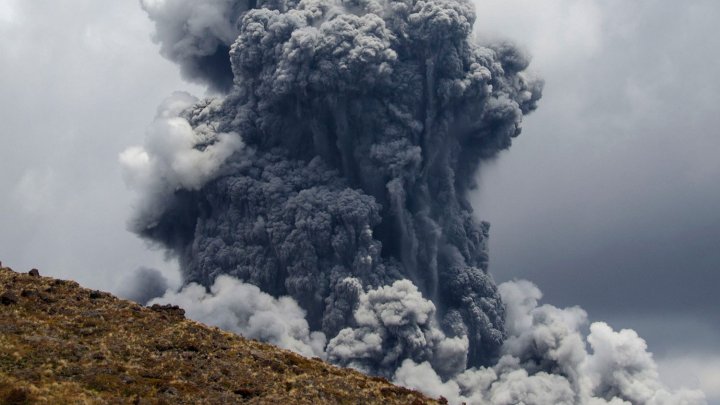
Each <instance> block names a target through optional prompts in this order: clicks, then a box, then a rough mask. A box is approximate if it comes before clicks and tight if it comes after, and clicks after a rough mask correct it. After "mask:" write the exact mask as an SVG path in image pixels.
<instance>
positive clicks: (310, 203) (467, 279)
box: [121, 0, 542, 372]
mask: <svg viewBox="0 0 720 405" xmlns="http://www.w3.org/2000/svg"><path fill="white" fill-rule="evenodd" d="M142 4H143V6H144V7H145V9H146V10H147V11H148V14H149V15H150V17H151V18H153V19H154V20H155V22H156V25H157V38H158V39H159V40H160V42H161V44H162V45H161V53H163V54H165V55H166V56H169V57H170V58H172V59H175V60H178V61H179V62H180V64H181V66H184V67H186V66H190V65H188V64H187V63H190V64H191V65H192V66H194V67H198V66H199V65H197V64H194V63H195V62H192V61H191V62H188V60H189V59H187V58H185V56H187V55H192V56H193V57H194V56H195V55H205V54H206V53H207V52H211V49H216V48H217V47H215V48H213V47H214V46H216V45H217V44H224V46H228V45H229V43H230V39H229V38H230V37H231V36H232V35H235V36H236V38H234V39H233V41H232V44H231V45H229V46H230V52H229V55H230V56H229V62H230V64H231V67H232V73H233V80H234V83H235V84H234V86H233V87H232V89H231V90H230V91H229V93H228V94H227V95H226V96H225V97H223V98H221V99H210V100H203V101H198V102H196V103H195V104H193V105H189V104H190V102H192V100H191V99H190V98H189V96H185V95H177V94H176V95H175V96H173V97H171V98H170V99H169V100H168V101H167V102H166V103H165V104H164V105H163V106H161V108H160V109H159V112H158V118H157V120H156V122H155V123H154V124H153V126H152V127H151V129H150V130H149V133H148V141H147V143H146V145H145V147H138V148H131V149H129V150H127V151H126V152H124V153H123V155H122V156H121V161H122V162H123V164H124V166H125V168H126V169H127V170H126V178H127V179H128V182H129V183H130V184H134V185H136V186H137V188H139V189H140V191H141V194H142V199H141V201H140V204H139V206H138V210H137V215H136V216H135V218H134V220H133V225H132V227H133V230H134V231H135V232H137V233H138V234H140V235H142V236H143V237H146V238H148V239H150V240H153V241H156V242H159V243H160V244H162V245H163V246H165V247H166V248H167V249H169V250H170V251H171V252H173V253H174V254H176V255H177V256H178V257H179V259H180V263H181V267H182V270H183V273H184V276H185V279H186V281H187V282H196V283H199V284H201V285H205V286H210V285H212V284H213V282H214V280H215V279H216V278H217V277H218V276H219V275H221V274H227V275H231V276H233V277H236V278H238V279H241V280H243V281H245V282H248V283H251V284H254V285H257V286H258V287H260V289H261V290H262V291H265V292H267V293H269V294H271V295H273V296H275V297H279V296H283V295H289V296H291V297H293V298H294V299H295V300H296V301H297V302H298V303H299V304H300V306H301V307H302V308H303V309H304V310H305V311H307V314H308V322H309V324H310V327H311V328H312V329H313V330H320V331H322V332H324V333H325V334H326V335H327V336H329V337H333V336H335V335H336V334H337V333H339V332H340V331H341V330H342V329H344V328H347V327H351V328H352V327H355V326H357V325H355V324H354V321H353V318H352V316H347V313H348V310H352V304H351V303H349V300H348V297H347V296H344V295H343V294H344V292H345V290H344V288H345V286H343V285H341V284H342V283H343V282H344V280H345V279H347V278H353V279H355V280H357V282H358V283H360V285H362V286H363V288H364V289H366V290H370V289H378V288H381V287H383V286H386V285H391V284H392V283H393V282H395V281H398V280H404V279H407V280H410V282H412V284H414V285H415V286H417V288H418V291H419V292H420V293H421V294H422V295H423V296H424V297H426V299H429V300H431V301H432V302H433V305H434V306H435V311H433V318H434V319H433V322H436V323H437V326H436V327H437V328H438V330H440V331H442V333H443V334H446V335H447V336H449V337H451V338H459V339H460V338H464V339H467V341H468V359H467V361H468V364H471V365H479V364H485V363H487V362H489V361H491V360H492V359H494V358H495V357H496V355H497V352H498V349H499V348H500V345H501V344H502V341H503V337H504V328H503V306H502V303H501V301H500V297H499V295H498V293H497V290H496V287H495V284H494V282H493V281H492V278H491V277H490V276H489V275H488V273H487V270H488V269H487V264H488V256H487V238H488V227H489V226H488V224H487V223H483V222H478V221H477V220H476V219H475V218H474V217H473V212H472V208H471V206H470V204H469V202H468V201H467V199H466V194H467V191H468V190H469V189H471V188H472V187H474V178H475V174H476V171H477V167H478V165H479V163H480V161H481V160H482V159H486V158H491V157H493V156H495V155H496V154H497V153H498V152H499V151H501V150H503V149H505V148H507V147H509V146H510V143H511V139H512V138H513V137H515V136H517V135H518V134H519V133H520V123H521V120H522V116H523V114H526V113H529V112H530V111H532V110H533V109H535V107H536V103H537V101H538V99H539V98H540V94H541V88H542V82H541V81H539V80H535V79H533V78H531V77H530V76H528V75H527V74H526V73H524V70H525V68H526V67H527V65H528V60H527V58H526V57H525V56H523V55H522V54H521V53H520V52H518V51H517V50H516V49H515V48H514V47H512V46H510V45H508V44H499V45H493V46H480V45H477V44H475V43H474V42H473V41H471V40H470V34H471V30H472V25H473V22H474V18H475V15H474V9H473V7H472V5H471V4H470V3H468V2H465V1H455V0H449V1H434V2H424V1H417V2H397V1H388V2H385V1H380V2H375V1H373V2H344V3H343V2H335V1H325V0H304V1H300V2H292V1H287V2H283V1H280V2H267V3H261V4H256V5H255V6H256V8H253V9H250V10H247V7H248V4H247V3H243V2H232V1H220V2H212V3H211V2H198V3H191V2H185V1H170V0H167V1H157V2H154V1H149V0H148V1H144V2H143V3H142ZM220 17H222V18H220ZM180 27H184V28H180ZM231 28H232V29H231ZM218 46H220V45H218ZM193 60H195V59H193ZM226 62H227V61H225V62H223V63H226ZM214 70H215V68H213V69H207V70H204V71H203V72H204V74H207V75H206V78H208V77H211V76H212V74H213V71H214ZM180 106H184V107H185V108H184V109H181V108H179V107H180ZM398 361H400V359H398ZM388 367H389V366H388ZM386 371H387V372H390V371H391V368H387V370H386Z"/></svg>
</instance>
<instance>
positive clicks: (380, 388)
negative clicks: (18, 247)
mask: <svg viewBox="0 0 720 405" xmlns="http://www.w3.org/2000/svg"><path fill="white" fill-rule="evenodd" d="M0 403H2V404H33V403H48V404H66V403H112V404H115V403H136V404H138V403H142V404H183V403H193V404H194V403H209V404H232V403H258V404H261V403H288V404H289V403H292V404H324V403H336V404H372V403H382V404H425V403H436V401H434V400H431V399H429V398H427V397H424V396H423V395H422V394H420V393H418V392H416V391H411V390H408V389H405V388H400V387H397V386H394V385H392V384H390V383H389V382H387V381H386V380H384V379H380V378H371V377H368V376H365V375H363V374H361V373H359V372H357V371H354V370H350V369H342V368H338V367H334V366H331V365H329V364H327V363H325V362H323V361H321V360H320V359H308V358H305V357H302V356H299V355H297V354H295V353H292V352H289V351H286V350H282V349H279V348H277V347H274V346H271V345H268V344H264V343H260V342H257V341H254V340H249V339H245V338H243V337H240V336H237V335H234V334H231V333H228V332H224V331H222V330H219V329H217V328H211V327H208V326H205V325H202V324H200V323H197V322H193V321H190V320H187V319H185V317H184V312H183V311H182V310H181V309H179V308H177V307H170V306H153V307H151V308H147V307H143V306H141V305H138V304H136V303H133V302H130V301H125V300H121V299H118V298H116V297H113V296H112V295H110V294H108V293H104V292H100V291H91V290H88V289H84V288H81V287H80V286H79V285H78V284H77V283H75V282H73V281H64V280H55V279H52V278H48V277H41V276H39V274H37V272H33V274H20V273H15V272H13V271H12V270H10V269H8V268H0Z"/></svg>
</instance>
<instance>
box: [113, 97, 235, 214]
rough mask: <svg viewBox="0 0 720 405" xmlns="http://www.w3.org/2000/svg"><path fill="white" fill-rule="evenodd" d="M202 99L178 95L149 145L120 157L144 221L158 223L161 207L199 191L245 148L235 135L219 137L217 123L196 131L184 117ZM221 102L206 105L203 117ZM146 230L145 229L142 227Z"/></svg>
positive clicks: (161, 110) (167, 104) (166, 104)
mask: <svg viewBox="0 0 720 405" xmlns="http://www.w3.org/2000/svg"><path fill="white" fill-rule="evenodd" d="M198 101H199V100H198V99H197V98H195V97H193V96H191V95H190V94H187V93H184V92H176V93H173V95H171V96H170V97H168V98H167V99H165V101H163V103H162V104H161V105H160V107H158V112H157V115H156V117H155V121H154V122H153V123H152V125H151V126H150V128H149V129H148V131H147V136H146V139H145V145H144V146H134V147H130V148H128V149H126V150H125V151H124V152H122V153H121V154H120V164H121V165H122V168H123V177H124V179H125V182H126V184H128V186H130V187H131V188H134V189H136V190H138V191H139V194H140V195H141V196H142V197H141V198H142V199H141V201H140V203H139V207H138V212H139V214H138V215H139V217H141V218H142V221H143V222H144V223H153V222H155V221H157V217H158V216H159V215H161V214H162V212H163V210H164V208H163V207H162V206H161V205H162V203H163V201H166V200H167V199H168V198H169V196H172V195H173V193H174V192H175V191H176V190H178V189H187V190H197V189H199V188H200V187H202V186H203V185H205V183H206V182H208V181H209V180H211V179H213V178H214V177H215V176H217V175H218V171H219V169H220V167H221V166H222V164H223V163H224V162H225V161H226V160H227V159H228V158H229V157H230V156H231V155H232V154H233V153H236V152H237V151H239V150H240V149H242V148H243V142H242V139H241V138H240V137H239V136H238V135H237V134H234V133H223V132H221V133H218V132H216V131H215V128H214V126H213V123H212V122H208V123H203V124H201V125H199V126H195V127H193V126H192V125H191V124H190V122H189V121H188V119H187V118H185V117H184V116H183V112H184V111H186V110H187V109H188V108H190V107H196V108H200V107H199V106H198V104H197V103H198ZM217 107H218V105H217V103H213V102H210V101H208V102H206V103H205V104H202V108H203V110H204V111H203V112H200V114H201V115H202V114H203V113H204V112H205V111H212V110H213V108H217ZM140 226H142V225H140Z"/></svg>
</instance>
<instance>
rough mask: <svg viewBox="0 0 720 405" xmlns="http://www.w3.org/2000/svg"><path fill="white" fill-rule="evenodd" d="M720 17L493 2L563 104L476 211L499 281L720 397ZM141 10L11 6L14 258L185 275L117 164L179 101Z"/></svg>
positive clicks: (548, 96)
mask: <svg viewBox="0 0 720 405" xmlns="http://www.w3.org/2000/svg"><path fill="white" fill-rule="evenodd" d="M717 21H720V3H718V2H716V1H713V0H706V1H702V0H698V1H688V2H676V1H649V0H648V1H633V2H628V1H621V0H614V1H605V0H603V1H600V0H557V1H552V2H550V1H544V2H540V1H537V0H493V1H484V2H483V3H482V5H481V6H480V8H479V10H478V24H477V29H478V31H480V32H481V33H483V34H485V35H490V36H500V35H501V36H503V37H505V38H510V39H513V40H515V41H516V42H518V43H519V44H521V45H522V46H524V47H525V48H526V49H527V50H528V51H529V52H530V53H531V54H532V55H533V56H534V62H533V65H532V67H533V68H534V69H535V70H536V71H537V72H538V74H540V75H541V76H542V77H544V78H545V79H546V87H545V92H544V98H543V100H542V101H541V103H540V108H539V109H538V111H537V112H536V113H534V114H533V115H532V116H530V117H529V118H527V119H526V121H525V123H524V127H525V131H524V133H523V134H522V135H521V136H520V137H519V138H518V139H517V140H516V142H515V144H514V146H513V148H512V149H511V150H510V151H509V152H507V153H504V154H503V155H501V157H500V158H499V159H498V160H497V161H496V162H491V163H488V164H486V165H485V166H484V167H483V168H482V175H481V181H480V184H481V188H480V189H479V191H478V192H477V193H476V194H475V195H474V196H473V201H474V203H475V206H476V207H477V212H478V214H479V216H480V217H481V218H483V219H487V220H489V221H491V222H492V224H493V226H492V230H491V271H492V273H493V274H494V276H495V278H496V279H497V280H498V281H504V280H508V279H512V278H527V279H529V280H531V281H533V282H535V283H537V284H538V285H539V286H540V288H541V289H542V290H543V291H544V292H545V297H546V301H547V302H550V303H553V304H556V305H561V306H567V305H580V306H581V307H583V308H585V309H586V310H587V311H588V312H589V314H590V317H591V319H593V320H606V321H608V322H609V323H610V324H611V325H612V326H614V327H631V328H634V329H636V330H638V331H639V333H640V335H641V336H643V337H645V338H646V339H647V341H648V343H649V345H650V349H651V351H654V352H655V353H656V354H657V355H658V357H659V360H660V364H661V365H665V367H663V372H667V375H668V380H669V381H668V382H670V383H677V382H683V383H686V384H690V385H691V386H695V387H697V386H701V387H702V388H704V389H705V390H706V391H708V394H709V396H710V397H711V398H715V399H717V398H720V389H718V388H714V389H715V390H716V391H712V389H713V388H712V384H711V383H710V382H708V381H713V380H712V379H714V381H717V380H720V343H718V342H720V295H718V294H717V293H715V289H716V285H718V283H719V282H720V271H719V270H720V210H719V209H718V207H720V187H719V186H718V179H720V159H718V158H717V157H716V156H715V155H717V153H718V152H719V151H720V137H719V136H718V129H717V128H718V127H720V114H719V113H718V112H719V111H718V106H720V77H718V72H720V52H719V51H718V50H720V33H719V32H718V31H719V29H718V28H717ZM151 31H152V26H151V23H150V22H149V21H148V20H147V19H146V17H145V16H144V15H143V13H142V11H141V10H140V7H139V5H138V4H137V3H136V2H135V1H123V2H120V1H114V2H98V1H96V0H66V1H63V2H57V1H50V0H33V1H27V0H0V55H2V57H1V58H0V89H2V93H1V94H2V96H1V97H0V190H3V197H2V198H0V260H2V261H3V263H4V264H6V265H10V266H11V267H13V268H15V269H16V270H27V269H29V268H31V267H38V268H39V269H40V270H41V272H42V273H43V274H47V275H53V276H57V277H65V278H73V279H75V280H78V281H79V282H81V283H83V284H84V285H87V286H90V287H94V288H103V289H107V290H113V291H117V289H118V285H119V283H121V281H122V279H123V277H124V276H125V275H126V274H128V273H129V272H131V271H133V270H134V269H135V268H137V267H139V266H151V267H156V268H160V269H161V270H163V272H164V273H165V274H166V275H167V276H169V277H171V278H172V277H176V274H175V273H174V271H173V267H174V266H173V264H172V263H165V262H164V261H163V257H162V254H160V253H158V252H153V251H149V250H148V249H147V248H146V246H145V245H144V243H143V242H141V241H139V240H138V239H137V238H136V237H135V236H134V235H132V234H130V233H128V232H127V231H126V230H125V221H126V218H127V216H128V214H129V212H130V206H131V204H132V200H133V196H132V195H131V193H130V192H128V191H127V190H126V189H125V186H124V185H123V183H122V179H121V176H120V170H119V165H118V163H117V155H118V153H119V152H121V151H122V150H123V149H124V148H126V147H127V146H131V145H135V144H140V143H142V140H143V133H144V130H145V128H146V127H147V125H148V124H149V123H150V122H151V120H152V118H153V116H154V114H155V109H156V107H157V105H159V104H160V102H161V101H162V100H163V99H164V98H165V97H166V96H168V95H169V94H170V93H171V92H172V91H174V90H189V91H190V92H192V93H194V94H196V95H202V90H201V89H200V88H199V87H194V86H191V85H188V84H186V83H183V82H182V81H181V80H180V78H179V75H178V71H177V68H176V67H175V66H174V65H172V64H171V63H170V62H167V61H165V60H164V59H162V58H161V57H159V56H158V54H157V46H156V45H155V44H153V43H152V42H151V41H150V40H149V37H150V34H151Z"/></svg>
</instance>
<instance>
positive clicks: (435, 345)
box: [150, 275, 706, 405]
mask: <svg viewBox="0 0 720 405" xmlns="http://www.w3.org/2000/svg"><path fill="white" fill-rule="evenodd" d="M345 282H346V283H347V284H348V285H349V286H350V287H349V288H354V289H356V291H357V292H358V295H357V300H356V303H355V305H354V310H353V316H354V318H355V322H356V325H357V326H356V327H355V328H345V329H343V330H341V331H340V332H339V333H338V334H337V336H335V337H333V338H332V339H331V340H330V341H329V342H327V341H326V337H325V335H324V334H323V333H321V332H311V331H310V328H309V327H308V323H307V321H306V320H305V311H304V310H302V308H300V306H299V305H298V304H297V302H295V300H293V299H292V298H291V297H280V298H279V299H276V298H274V297H272V296H270V295H268V294H266V293H263V292H262V291H260V289H258V288H257V287H256V286H254V285H251V284H246V283H243V282H242V281H240V280H237V279H234V278H232V277H229V276H225V275H222V276H219V277H218V278H217V280H216V282H215V284H214V285H213V286H212V287H211V288H210V291H209V292H208V291H207V290H206V289H205V287H202V286H200V285H198V284H195V283H192V284H190V285H187V286H185V287H184V288H183V289H182V290H180V291H179V292H172V291H168V292H166V294H165V295H164V296H163V297H161V298H157V299H155V300H153V301H151V302H150V303H151V304H153V303H159V304H175V305H179V306H181V307H182V308H184V309H185V311H186V313H187V315H188V316H189V317H190V318H192V319H195V320H198V321H201V322H204V323H207V324H210V325H214V326H218V327H220V328H223V329H226V330H229V331H233V332H236V333H239V334H241V335H243V336H246V337H249V338H255V339H260V340H263V341H266V342H270V343H273V344H275V345H278V346H280V347H282V348H285V349H289V350H293V351H295V352H297V353H300V354H303V355H306V356H317V357H321V358H325V359H328V360H329V361H331V362H334V363H336V364H340V365H345V366H350V367H354V368H357V369H359V370H361V371H364V372H377V371H378V370H377V369H374V367H377V365H378V364H380V365H381V367H382V368H388V367H389V368H392V369H395V371H394V373H393V380H394V382H395V383H397V384H399V385H403V386H406V387H408V388H412V389H417V390H419V391H422V392H424V393H426V394H427V395H430V396H433V397H436V398H437V397H440V396H442V397H444V398H446V399H447V400H448V401H449V402H450V403H452V404H461V403H467V404H494V405H510V404H525V405H545V404H568V405H571V404H581V405H601V404H612V405H621V404H623V405H635V404H645V405H700V404H705V403H706V402H705V397H704V394H703V393H702V392H700V391H697V390H687V389H680V390H675V391H673V390H671V389H669V388H668V387H666V386H665V385H664V384H662V383H661V382H660V379H659V375H658V372H657V365H656V364H655V362H654V360H653V358H652V354H651V353H649V352H648V351H647V346H646V344H645V341H644V340H643V339H642V338H640V337H639V336H638V335H637V333H635V331H633V330H629V329H623V330H621V331H619V332H618V331H614V330H613V329H612V328H611V327H610V326H608V325H607V324H605V323H603V322H596V323H593V324H591V325H590V328H589V330H590V333H589V334H588V335H587V336H585V335H584V334H583V332H582V330H583V327H584V326H586V325H587V315H586V313H585V311H583V310H582V309H580V308H578V307H571V308H564V309H561V308H557V307H554V306H552V305H548V304H544V305H539V303H538V301H539V300H540V298H541V296H542V294H541V292H540V290H539V289H538V288H537V287H536V286H535V285H533V284H532V283H530V282H529V281H525V280H520V281H512V282H506V283H503V284H500V286H499V290H500V294H501V295H502V298H503V301H504V302H505V306H506V311H507V321H508V323H507V328H508V338H507V340H506V341H505V344H504V345H503V346H502V349H501V357H500V359H499V360H498V361H497V363H496V364H494V365H492V366H488V367H479V368H470V369H465V360H466V356H467V351H468V341H467V339H466V338H464V337H462V338H460V337H457V338H448V337H446V336H445V335H444V334H443V332H442V331H441V330H439V329H438V328H437V327H436V325H435V320H434V312H435V307H434V304H433V303H432V302H431V301H429V300H426V299H424V298H423V297H422V296H421V294H420V293H419V291H418V289H417V287H415V286H414V285H413V284H412V283H411V282H410V281H409V280H401V281H397V282H395V283H394V284H393V285H391V286H385V287H381V288H378V289H375V290H371V291H367V292H363V291H362V286H361V284H360V283H359V282H357V280H353V279H346V280H345ZM326 342H327V345H326ZM412 351H420V352H421V353H411V352H412ZM418 358H421V359H422V358H424V359H426V360H425V361H421V362H416V361H414V360H413V359H418Z"/></svg>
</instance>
